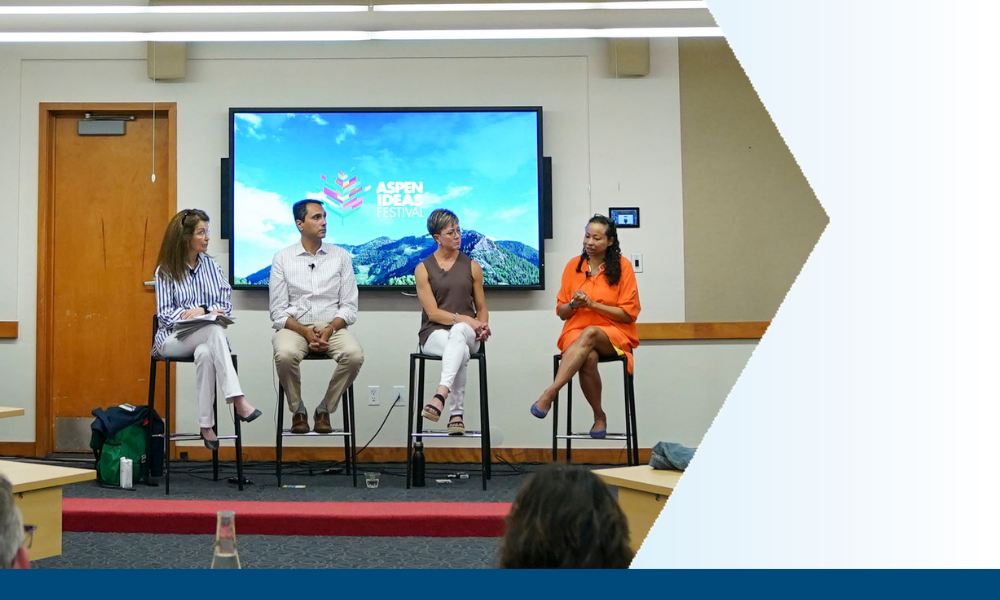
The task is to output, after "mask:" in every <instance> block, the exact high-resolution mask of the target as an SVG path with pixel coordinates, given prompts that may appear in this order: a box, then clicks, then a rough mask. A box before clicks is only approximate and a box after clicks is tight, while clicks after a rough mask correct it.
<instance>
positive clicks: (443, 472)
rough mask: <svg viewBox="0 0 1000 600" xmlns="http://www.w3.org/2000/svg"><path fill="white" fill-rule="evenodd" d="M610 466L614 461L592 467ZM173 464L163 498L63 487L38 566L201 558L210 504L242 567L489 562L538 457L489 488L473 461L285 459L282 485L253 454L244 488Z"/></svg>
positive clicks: (185, 564) (211, 522)
mask: <svg viewBox="0 0 1000 600" xmlns="http://www.w3.org/2000/svg"><path fill="white" fill-rule="evenodd" d="M88 462H89V463H91V464H92V461H88V460H87V459H85V458H83V457H76V459H75V460H60V461H58V462H57V463H50V464H60V465H64V466H76V467H86V466H87V463H88ZM607 466H617V465H592V466H589V468H593V469H598V468H603V467H607ZM172 467H173V470H172V473H171V480H170V495H169V496H167V495H165V494H164V487H163V485H162V482H161V484H160V485H159V486H156V487H150V486H146V485H143V484H140V485H139V486H138V487H137V488H135V489H134V490H122V489H120V488H116V487H101V486H99V485H98V484H96V483H95V482H85V483H78V484H71V485H67V486H66V487H65V488H64V513H63V519H64V531H65V533H64V538H65V542H64V543H65V547H64V553H63V556H61V557H54V558H51V559H44V560H41V561H38V562H36V563H35V564H34V565H33V566H34V567H35V568H43V569H45V568H56V569H58V568H101V567H115V568H207V567H208V565H209V564H210V562H211V543H212V541H213V540H214V538H215V513H216V511H218V510H222V509H227V510H234V511H236V515H237V516H236V531H237V538H238V540H239V543H240V557H241V560H242V561H243V566H244V567H245V568H288V567H307V568H308V567H312V568H434V567H438V568H470V567H471V568H490V567H493V566H495V563H496V549H497V545H498V543H499V536H501V535H502V533H503V520H504V517H505V516H506V515H507V513H508V512H509V510H510V503H511V502H512V501H513V500H514V498H515V496H516V495H517V491H518V490H519V489H520V487H521V485H522V484H523V483H524V481H525V479H526V477H527V476H528V475H529V474H530V473H532V472H533V471H534V470H536V469H537V468H538V467H539V465H534V464H529V465H525V464H517V465H506V464H503V463H500V464H495V465H494V467H493V478H492V479H491V480H490V482H489V489H488V490H486V491H483V489H482V486H481V481H480V479H479V477H480V474H479V465H478V464H430V465H428V474H427V486H426V487H423V488H411V489H409V490H407V489H406V485H405V483H406V482H405V465H402V464H362V465H360V469H359V474H360V476H359V478H358V487H357V488H354V487H353V486H352V485H351V477H349V476H347V475H344V474H343V473H342V472H340V471H339V470H338V465H336V464H333V463H329V464H298V465H296V464H291V463H289V464H286V466H285V473H284V476H283V478H282V483H284V484H285V487H278V486H277V480H276V478H275V476H274V464H273V463H249V464H247V465H246V475H247V477H248V478H249V479H250V480H251V481H252V482H253V483H252V484H249V485H247V486H245V488H244V491H242V492H240V491H239V490H238V489H237V486H236V484H235V482H233V483H230V482H229V481H228V479H229V478H230V477H235V474H236V469H235V464H225V463H224V464H222V465H221V467H222V468H221V470H220V480H219V481H213V480H212V467H211V463H204V462H174V463H172ZM328 469H333V471H335V472H327V471H328ZM365 472H378V473H379V474H380V477H379V486H378V488H376V489H368V488H366V487H365V484H364V473H365ZM462 473H465V474H468V475H469V478H468V479H461V478H459V477H457V475H460V474H462ZM449 475H456V477H448V476H449ZM436 480H442V481H450V482H451V483H437V482H436ZM295 486H301V487H295ZM98 549H99V550H100V552H99V553H98V552H97V551H98ZM109 552H110V553H111V554H112V556H108V553H109ZM102 557H103V558H102Z"/></svg>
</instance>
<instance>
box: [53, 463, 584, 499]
mask: <svg viewBox="0 0 1000 600" xmlns="http://www.w3.org/2000/svg"><path fill="white" fill-rule="evenodd" d="M60 464H63V465H65V466H70V465H69V463H60ZM75 466H78V467H83V468H90V465H86V464H77V465H75ZM330 468H333V470H334V471H335V472H333V473H328V472H326V471H327V470H328V469H330ZM537 468H538V467H537V466H535V465H520V464H519V465H505V464H499V465H494V466H493V473H492V478H491V479H490V480H489V481H488V482H487V490H486V491H483V487H482V475H481V471H480V470H479V465H478V464H432V465H428V466H427V477H426V487H423V488H417V487H411V488H410V489H406V476H405V475H406V467H405V465H402V464H361V465H359V469H358V487H357V488H355V487H353V485H352V478H351V477H350V476H348V475H345V474H344V473H343V471H342V469H341V467H340V466H338V465H335V464H333V463H325V464H315V463H314V464H300V465H286V466H285V468H284V472H283V475H282V484H283V487H278V485H277V478H276V477H275V474H274V463H250V464H248V465H246V466H245V469H244V475H245V477H247V478H248V479H250V481H252V482H253V483H251V484H249V485H246V486H244V489H243V491H242V492H241V491H239V489H238V488H237V486H236V479H235V477H236V466H235V463H224V464H221V465H220V469H219V478H220V479H219V481H214V480H213V479H212V465H211V463H202V462H196V463H195V462H174V463H171V472H170V495H169V496H167V495H165V494H166V488H165V486H164V483H163V481H162V480H161V481H160V482H159V484H158V485H157V486H156V487H151V486H147V485H145V484H139V485H138V486H137V487H136V488H134V489H133V490H123V489H120V488H116V487H101V486H99V485H98V484H96V483H95V482H85V483H75V484H72V485H68V486H65V487H64V488H63V494H64V495H65V497H67V498H153V499H163V498H169V499H172V500H173V499H176V500H261V501H267V502H286V501H287V502H296V501H310V502H324V501H326V502H511V501H512V500H513V499H514V497H515V496H516V495H517V490H518V489H519V488H520V487H521V485H522V484H523V483H524V480H525V478H526V477H527V475H528V474H529V473H531V472H532V471H534V470H535V469H537ZM595 468H597V467H595ZM366 472H367V473H379V482H378V488H376V489H368V488H367V487H366V486H365V473H366ZM461 474H467V475H468V479H462V478H461ZM449 475H451V476H452V477H449ZM229 478H232V479H233V480H232V482H229ZM437 480H441V481H444V482H446V483H438V482H437Z"/></svg>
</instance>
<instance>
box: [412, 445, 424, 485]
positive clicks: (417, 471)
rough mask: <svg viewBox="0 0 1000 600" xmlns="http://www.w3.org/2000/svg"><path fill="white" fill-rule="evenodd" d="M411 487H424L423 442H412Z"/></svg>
mask: <svg viewBox="0 0 1000 600" xmlns="http://www.w3.org/2000/svg"><path fill="white" fill-rule="evenodd" d="M413 487H424V443H423V442H413Z"/></svg>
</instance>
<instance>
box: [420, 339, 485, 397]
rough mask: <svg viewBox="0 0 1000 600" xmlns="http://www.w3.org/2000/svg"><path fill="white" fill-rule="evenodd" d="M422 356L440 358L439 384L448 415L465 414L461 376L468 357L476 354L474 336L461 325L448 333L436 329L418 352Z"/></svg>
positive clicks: (462, 377) (476, 342) (464, 371)
mask: <svg viewBox="0 0 1000 600" xmlns="http://www.w3.org/2000/svg"><path fill="white" fill-rule="evenodd" d="M420 351H421V352H423V353H424V354H430V355H431V356H440V357H441V383H439V384H438V385H442V386H444V387H446V388H448V403H447V405H446V406H445V409H446V410H447V412H448V413H449V414H453V415H454V414H458V415H464V414H465V376H466V374H467V372H468V370H469V369H468V368H469V356H470V355H471V354H472V353H473V352H478V351H479V342H478V341H477V340H476V332H475V331H474V330H473V329H472V328H471V327H469V326H468V325H466V324H465V323H457V324H455V325H452V326H451V329H448V330H444V329H438V330H437V331H434V332H433V333H431V335H430V336H429V337H428V338H427V342H426V343H425V344H424V345H423V346H422V347H421V348H420Z"/></svg>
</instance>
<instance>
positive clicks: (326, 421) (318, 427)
mask: <svg viewBox="0 0 1000 600" xmlns="http://www.w3.org/2000/svg"><path fill="white" fill-rule="evenodd" d="M313 420H314V421H315V422H316V424H315V425H313V431H315V432H316V433H333V426H332V425H330V413H325V412H318V413H316V414H315V415H313Z"/></svg>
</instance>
